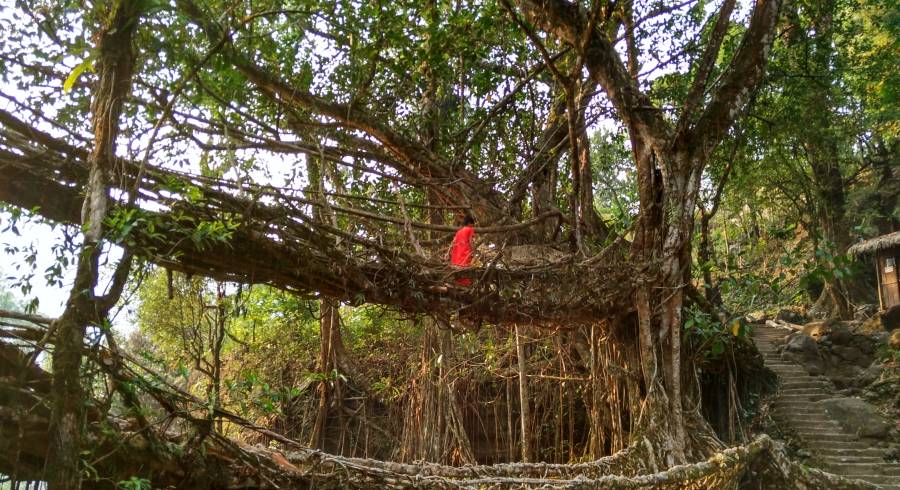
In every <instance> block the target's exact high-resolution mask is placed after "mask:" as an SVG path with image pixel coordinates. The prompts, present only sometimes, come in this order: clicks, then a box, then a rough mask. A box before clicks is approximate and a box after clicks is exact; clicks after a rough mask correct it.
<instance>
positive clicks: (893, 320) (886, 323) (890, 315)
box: [881, 305, 900, 332]
mask: <svg viewBox="0 0 900 490" xmlns="http://www.w3.org/2000/svg"><path fill="white" fill-rule="evenodd" d="M881 325H882V326H883V327H884V329H885V330H887V331H888V332H891V331H894V330H897V329H898V328H900V305H894V306H892V307H890V308H888V310H887V311H885V312H884V313H882V314H881Z"/></svg>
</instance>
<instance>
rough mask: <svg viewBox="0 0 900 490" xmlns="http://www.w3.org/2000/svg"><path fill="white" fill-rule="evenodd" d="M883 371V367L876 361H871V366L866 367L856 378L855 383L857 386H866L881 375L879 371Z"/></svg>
mask: <svg viewBox="0 0 900 490" xmlns="http://www.w3.org/2000/svg"><path fill="white" fill-rule="evenodd" d="M882 371H884V368H883V367H882V366H881V364H879V363H878V362H877V361H876V362H873V363H872V365H871V366H869V367H868V368H866V370H865V371H863V372H862V373H861V374H860V375H859V376H858V378H857V382H856V385H857V386H868V385H870V384H872V383H874V382H875V380H877V379H878V378H880V377H881V373H882Z"/></svg>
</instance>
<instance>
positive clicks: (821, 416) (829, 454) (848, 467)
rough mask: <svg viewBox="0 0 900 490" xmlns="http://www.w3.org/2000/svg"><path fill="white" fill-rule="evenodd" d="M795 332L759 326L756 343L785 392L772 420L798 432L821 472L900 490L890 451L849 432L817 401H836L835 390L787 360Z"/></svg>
mask: <svg viewBox="0 0 900 490" xmlns="http://www.w3.org/2000/svg"><path fill="white" fill-rule="evenodd" d="M789 333H790V332H789V331H787V330H784V329H778V328H773V327H769V326H765V325H754V327H753V341H754V342H755V343H756V346H757V348H758V349H759V351H760V353H761V354H762V355H763V358H764V359H765V364H766V367H768V368H769V369H771V370H772V371H774V372H775V374H777V375H778V378H779V381H780V387H779V390H778V393H777V394H776V395H775V398H774V401H773V407H774V410H773V413H772V418H773V419H774V420H775V421H776V422H777V423H778V424H779V425H780V426H781V427H784V428H787V429H790V430H792V431H793V432H795V433H796V434H797V435H798V436H799V437H800V439H801V441H802V444H803V445H804V446H805V449H807V450H808V451H809V452H810V454H811V455H812V456H813V460H812V462H811V464H816V463H819V464H818V466H820V469H822V470H825V471H828V472H830V473H834V474H837V475H841V476H845V477H848V478H858V479H860V480H865V481H868V482H871V483H874V484H875V485H878V486H879V487H880V488H883V489H891V490H900V463H891V462H888V461H885V459H884V454H885V449H884V448H878V447H873V446H872V444H870V443H868V442H866V441H863V440H861V439H860V438H859V437H858V436H857V435H856V434H852V433H850V432H848V431H846V430H844V429H843V428H842V427H841V426H840V424H838V423H837V421H836V420H835V419H834V418H832V416H830V415H829V414H828V413H827V412H826V411H825V409H824V408H822V407H821V406H819V405H818V404H816V403H815V402H816V401H817V400H822V399H825V398H834V397H836V396H838V395H835V394H834V393H833V391H834V387H833V386H832V384H831V382H830V381H829V380H828V379H827V378H825V377H819V376H810V375H809V374H808V373H807V371H806V369H804V368H803V367H802V366H800V365H798V364H794V363H792V362H789V361H784V360H782V358H781V356H780V355H779V353H778V351H777V350H776V341H781V340H782V339H784V337H786V336H787V335H788V334H789Z"/></svg>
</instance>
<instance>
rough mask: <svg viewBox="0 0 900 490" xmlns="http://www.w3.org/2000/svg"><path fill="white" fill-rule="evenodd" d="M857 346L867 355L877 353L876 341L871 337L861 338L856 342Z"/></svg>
mask: <svg viewBox="0 0 900 490" xmlns="http://www.w3.org/2000/svg"><path fill="white" fill-rule="evenodd" d="M855 345H856V348H857V349H859V350H860V351H861V352H862V353H863V354H865V355H867V356H871V355H872V354H874V353H875V342H873V341H872V339H869V338H861V339H858V341H857V342H856V344H855Z"/></svg>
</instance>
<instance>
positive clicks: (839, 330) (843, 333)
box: [828, 323, 853, 345]
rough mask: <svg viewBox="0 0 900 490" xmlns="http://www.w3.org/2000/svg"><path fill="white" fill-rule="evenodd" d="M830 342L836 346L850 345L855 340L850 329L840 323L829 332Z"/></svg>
mask: <svg viewBox="0 0 900 490" xmlns="http://www.w3.org/2000/svg"><path fill="white" fill-rule="evenodd" d="M828 340H830V341H831V343H832V344H834V345H848V344H849V343H850V342H851V341H852V340H853V334H852V333H851V332H850V329H849V328H847V327H846V326H844V325H841V324H839V323H838V324H836V325H833V326H832V327H831V330H830V331H829V332H828Z"/></svg>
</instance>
